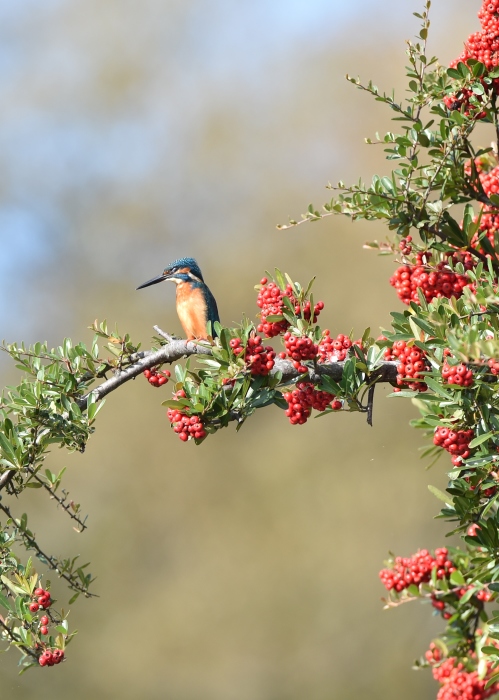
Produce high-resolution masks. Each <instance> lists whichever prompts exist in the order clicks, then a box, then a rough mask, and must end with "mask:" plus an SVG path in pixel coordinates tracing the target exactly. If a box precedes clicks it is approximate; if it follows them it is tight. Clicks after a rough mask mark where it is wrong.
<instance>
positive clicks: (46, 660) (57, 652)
mask: <svg viewBox="0 0 499 700" xmlns="http://www.w3.org/2000/svg"><path fill="white" fill-rule="evenodd" d="M63 660H64V649H45V651H44V652H43V653H42V654H40V656H39V657H38V663H39V664H40V666H54V664H60V663H61V661H63Z"/></svg>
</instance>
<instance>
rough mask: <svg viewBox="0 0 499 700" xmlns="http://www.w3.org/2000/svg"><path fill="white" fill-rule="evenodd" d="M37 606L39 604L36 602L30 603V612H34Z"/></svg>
mask: <svg viewBox="0 0 499 700" xmlns="http://www.w3.org/2000/svg"><path fill="white" fill-rule="evenodd" d="M39 608H40V606H39V605H38V603H30V606H29V609H30V611H31V612H32V613H36V612H37V611H38V609H39Z"/></svg>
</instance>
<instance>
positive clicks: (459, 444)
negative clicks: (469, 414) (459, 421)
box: [433, 427, 474, 467]
mask: <svg viewBox="0 0 499 700" xmlns="http://www.w3.org/2000/svg"><path fill="white" fill-rule="evenodd" d="M473 436H474V432H473V430H472V429H471V428H470V429H469V430H451V429H450V428H446V427H441V428H436V430H435V435H434V436H433V443H434V444H435V445H438V446H439V447H443V448H444V450H447V452H449V453H450V454H451V455H452V464H453V465H454V466H455V467H458V466H459V465H460V464H461V461H462V460H463V459H468V457H469V456H470V454H471V452H470V449H469V444H470V442H471V441H472V439H473Z"/></svg>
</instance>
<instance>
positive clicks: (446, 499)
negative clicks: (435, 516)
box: [428, 484, 452, 505]
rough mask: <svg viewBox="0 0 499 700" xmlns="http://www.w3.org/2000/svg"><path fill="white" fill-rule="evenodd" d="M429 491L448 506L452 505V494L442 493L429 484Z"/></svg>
mask: <svg viewBox="0 0 499 700" xmlns="http://www.w3.org/2000/svg"><path fill="white" fill-rule="evenodd" d="M428 491H429V492H430V493H432V494H433V495H434V496H436V497H437V498H438V499H439V500H440V501H443V502H444V503H446V504H447V505H450V504H451V503H452V496H451V495H450V494H447V493H444V492H443V491H440V489H437V487H436V486H432V485H431V484H428Z"/></svg>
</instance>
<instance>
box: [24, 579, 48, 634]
mask: <svg viewBox="0 0 499 700" xmlns="http://www.w3.org/2000/svg"><path fill="white" fill-rule="evenodd" d="M33 597H34V598H36V600H33V602H32V603H30V606H29V609H30V612H32V613H36V612H38V610H39V609H40V608H43V610H47V609H48V608H50V606H51V605H52V599H51V597H50V593H49V591H46V590H45V589H44V588H36V589H35V591H34V593H33ZM42 634H43V632H42Z"/></svg>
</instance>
